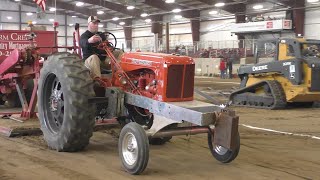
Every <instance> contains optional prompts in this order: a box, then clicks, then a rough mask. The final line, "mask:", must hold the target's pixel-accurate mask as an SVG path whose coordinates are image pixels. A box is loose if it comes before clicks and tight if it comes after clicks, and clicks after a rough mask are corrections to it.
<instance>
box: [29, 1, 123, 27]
mask: <svg viewBox="0 0 320 180" xmlns="http://www.w3.org/2000/svg"><path fill="white" fill-rule="evenodd" d="M24 2H28V3H32V4H34V6H35V7H36V4H35V2H33V0H24ZM46 2H47V9H48V8H49V7H53V6H50V5H52V4H54V0H47V1H46ZM56 6H57V7H56V8H57V9H64V10H67V11H74V12H77V13H80V14H82V15H83V16H81V17H83V18H85V19H87V18H88V17H89V16H92V15H96V12H94V13H93V11H95V10H92V9H89V8H86V7H77V6H73V5H71V4H69V3H66V2H61V1H57V4H56ZM98 17H99V19H101V20H102V21H103V20H110V19H112V18H113V16H112V15H111V14H107V13H104V14H102V15H98ZM110 23H114V24H118V23H116V22H113V21H110Z"/></svg>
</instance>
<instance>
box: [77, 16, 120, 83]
mask: <svg viewBox="0 0 320 180" xmlns="http://www.w3.org/2000/svg"><path fill="white" fill-rule="evenodd" d="M99 23H100V20H99V19H98V17H97V16H89V18H88V30H87V31H86V32H84V33H83V34H82V35H81V38H80V46H81V48H82V52H83V59H84V65H85V66H86V67H87V68H88V69H89V70H90V72H91V76H92V78H93V79H95V78H100V77H101V69H100V68H102V69H110V68H111V65H110V59H109V58H107V55H106V52H105V50H101V49H98V48H97V46H98V45H99V43H100V42H101V41H105V40H106V36H105V35H104V34H103V33H101V32H98V25H99ZM114 55H115V57H116V58H118V57H119V56H120V54H119V53H117V54H115V53H114Z"/></svg>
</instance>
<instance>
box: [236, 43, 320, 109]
mask: <svg viewBox="0 0 320 180" xmlns="http://www.w3.org/2000/svg"><path fill="white" fill-rule="evenodd" d="M319 47H320V41H318V40H306V39H303V38H296V39H288V38H281V39H273V40H267V41H258V42H257V44H256V47H255V48H256V51H255V52H256V53H255V57H256V63H255V64H250V65H243V66H241V67H240V68H239V77H240V79H241V84H240V89H239V90H237V91H235V92H233V93H232V94H231V95H230V101H231V102H232V103H233V104H234V105H236V106H245V107H254V108H266V109H283V108H286V107H287V105H302V106H312V104H313V103H315V102H318V101H320V53H319Z"/></svg>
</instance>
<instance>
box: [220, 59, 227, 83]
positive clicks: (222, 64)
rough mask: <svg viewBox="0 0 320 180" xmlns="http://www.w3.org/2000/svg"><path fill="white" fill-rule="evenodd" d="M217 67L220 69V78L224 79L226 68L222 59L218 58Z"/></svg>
mask: <svg viewBox="0 0 320 180" xmlns="http://www.w3.org/2000/svg"><path fill="white" fill-rule="evenodd" d="M219 69H220V78H221V79H225V74H226V69H227V68H226V61H225V60H224V59H221V60H220V65H219Z"/></svg>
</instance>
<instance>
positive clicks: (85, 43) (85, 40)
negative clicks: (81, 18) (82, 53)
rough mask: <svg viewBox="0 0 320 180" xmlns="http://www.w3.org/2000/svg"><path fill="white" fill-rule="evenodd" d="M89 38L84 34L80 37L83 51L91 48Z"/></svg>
mask: <svg viewBox="0 0 320 180" xmlns="http://www.w3.org/2000/svg"><path fill="white" fill-rule="evenodd" d="M88 39H89V37H88V36H87V35H86V34H82V35H81V37H80V47H81V48H82V49H88V47H89V42H88Z"/></svg>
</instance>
